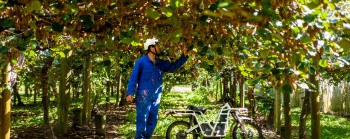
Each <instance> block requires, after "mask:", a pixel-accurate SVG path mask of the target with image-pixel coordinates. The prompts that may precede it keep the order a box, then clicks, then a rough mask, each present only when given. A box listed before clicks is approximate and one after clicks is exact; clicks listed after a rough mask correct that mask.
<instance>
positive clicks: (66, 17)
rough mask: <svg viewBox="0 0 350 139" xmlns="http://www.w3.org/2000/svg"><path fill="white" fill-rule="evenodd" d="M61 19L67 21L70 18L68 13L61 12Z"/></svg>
mask: <svg viewBox="0 0 350 139" xmlns="http://www.w3.org/2000/svg"><path fill="white" fill-rule="evenodd" d="M61 19H62V20H63V21H68V22H69V21H71V20H72V19H71V18H70V16H69V15H68V14H62V15H61Z"/></svg>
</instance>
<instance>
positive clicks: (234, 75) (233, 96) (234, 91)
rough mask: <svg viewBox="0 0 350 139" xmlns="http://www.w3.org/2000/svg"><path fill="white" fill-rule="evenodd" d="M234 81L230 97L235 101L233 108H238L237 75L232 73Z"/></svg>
mask: <svg viewBox="0 0 350 139" xmlns="http://www.w3.org/2000/svg"><path fill="white" fill-rule="evenodd" d="M232 75H233V80H232V83H231V94H230V97H231V99H232V100H233V106H234V107H236V91H237V74H236V73H232Z"/></svg>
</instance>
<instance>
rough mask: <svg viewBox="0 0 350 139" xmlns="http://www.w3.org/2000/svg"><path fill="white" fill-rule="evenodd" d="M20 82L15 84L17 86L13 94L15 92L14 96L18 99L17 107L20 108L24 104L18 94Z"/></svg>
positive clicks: (14, 87)
mask: <svg viewBox="0 0 350 139" xmlns="http://www.w3.org/2000/svg"><path fill="white" fill-rule="evenodd" d="M18 89H19V88H18V82H16V83H15V85H14V86H13V92H14V95H15V98H17V101H18V102H17V105H18V106H23V102H22V99H21V95H19V92H18Z"/></svg>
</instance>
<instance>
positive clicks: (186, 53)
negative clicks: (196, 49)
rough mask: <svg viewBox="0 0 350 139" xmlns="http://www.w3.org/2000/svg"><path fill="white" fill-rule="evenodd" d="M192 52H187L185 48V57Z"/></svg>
mask: <svg viewBox="0 0 350 139" xmlns="http://www.w3.org/2000/svg"><path fill="white" fill-rule="evenodd" d="M192 52H193V50H190V51H188V52H187V48H185V50H184V55H185V56H187V55H188V54H191V53H192Z"/></svg>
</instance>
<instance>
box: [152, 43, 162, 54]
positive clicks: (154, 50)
mask: <svg viewBox="0 0 350 139" xmlns="http://www.w3.org/2000/svg"><path fill="white" fill-rule="evenodd" d="M156 50H157V52H156ZM151 51H152V52H153V53H160V46H159V44H156V45H155V47H151Z"/></svg>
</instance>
